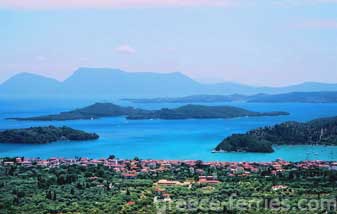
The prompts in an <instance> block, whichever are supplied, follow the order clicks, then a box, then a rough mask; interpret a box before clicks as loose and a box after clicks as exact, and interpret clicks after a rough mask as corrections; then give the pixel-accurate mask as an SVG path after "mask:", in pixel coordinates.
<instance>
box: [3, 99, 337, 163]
mask: <svg viewBox="0 0 337 214" xmlns="http://www.w3.org/2000/svg"><path fill="white" fill-rule="evenodd" d="M91 103H92V102H90V101H69V100H67V101H64V100H58V101H48V100H24V101H23V100H17V101H13V100H12V101H9V100H0V129H11V128H24V127H31V126H45V125H55V126H62V125H66V126H70V127H72V128H75V129H81V130H85V131H88V132H96V133H98V134H99V135H100V136H101V138H100V139H99V140H97V141H87V142H57V143H51V144H46V145H18V144H4V143H0V157H4V156H25V157H41V158H49V157H52V156H58V157H69V158H70V157H75V156H80V157H90V158H102V157H108V156H109V155H110V154H114V155H116V156H118V157H120V158H133V157H135V156H137V157H140V158H145V159H184V160H188V159H199V160H204V161H271V160H275V159H277V158H282V159H285V160H289V161H300V160H306V159H320V160H337V147H326V146H277V147H275V149H276V152H274V153H272V154H256V153H215V154H214V153H211V151H212V149H213V148H214V147H215V146H216V145H217V144H218V143H219V142H220V141H221V140H222V139H223V138H224V137H226V136H228V135H230V134H233V133H243V132H246V131H248V130H250V129H253V128H257V127H261V126H266V125H273V124H276V123H280V122H284V121H289V120H296V121H308V120H311V119H314V118H318V117H326V116H337V104H298V103H283V104H266V103H258V104H257V103H214V104H212V105H235V106H239V107H244V108H247V109H249V110H254V111H288V112H290V113H291V114H290V115H289V116H278V117H255V118H253V117H250V118H248V117H245V118H235V119H226V120H224V119H212V120H169V121H166V120H137V121H130V120H126V119H125V118H123V117H118V118H103V119H98V120H94V121H90V120H81V121H65V122H64V121H63V122H25V121H20V122H18V121H11V120H5V119H4V118H7V117H23V116H35V115H43V114H50V113H58V112H60V111H66V110H70V109H73V108H76V107H83V106H85V105H88V104H91ZM119 103H120V104H123V105H133V106H137V107H142V108H147V109H157V108H161V107H175V106H180V105H182V104H177V103H175V104H130V103H126V102H124V103H123V102H119Z"/></svg>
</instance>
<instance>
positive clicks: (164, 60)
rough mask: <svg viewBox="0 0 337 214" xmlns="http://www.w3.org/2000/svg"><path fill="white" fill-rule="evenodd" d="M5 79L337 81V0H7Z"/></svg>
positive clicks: (1, 75)
mask: <svg viewBox="0 0 337 214" xmlns="http://www.w3.org/2000/svg"><path fill="white" fill-rule="evenodd" d="M0 26H1V27H0V82H3V81H5V80H6V79H8V78H10V77H11V76H13V75H15V74H17V73H19V72H32V73H36V74H41V75H44V76H48V77H53V78H56V79H58V80H63V79H65V78H67V77H68V76H70V75H71V74H72V73H73V72H74V71H75V70H76V69H77V68H78V67H109V68H120V69H123V70H126V71H130V72H147V71H149V72H162V73H166V72H182V73H184V74H186V75H188V76H190V77H191V78H193V79H196V80H198V81H200V82H224V81H231V82H238V83H244V84H250V85H258V86H262V85H264V86H283V85H290V84H296V83H300V82H306V81H315V82H330V83H331V82H333V83H337V0H25V1H22V0H1V1H0Z"/></svg>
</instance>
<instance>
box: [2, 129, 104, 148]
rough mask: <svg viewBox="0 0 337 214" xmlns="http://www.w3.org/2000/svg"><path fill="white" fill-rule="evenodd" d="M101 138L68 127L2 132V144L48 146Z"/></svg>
mask: <svg viewBox="0 0 337 214" xmlns="http://www.w3.org/2000/svg"><path fill="white" fill-rule="evenodd" d="M98 138H99V136H98V135H97V134H95V133H87V132H84V131H79V130H75V129H72V128H69V127H66V126H63V127H55V126H47V127H31V128H26V129H11V130H5V131H0V143H21V144H46V143H52V142H56V141H68V140H69V141H85V140H96V139H98Z"/></svg>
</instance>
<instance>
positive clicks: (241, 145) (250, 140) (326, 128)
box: [214, 117, 337, 153]
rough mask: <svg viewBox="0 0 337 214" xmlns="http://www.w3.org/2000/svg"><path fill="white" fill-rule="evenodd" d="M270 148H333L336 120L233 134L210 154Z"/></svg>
mask: <svg viewBox="0 0 337 214" xmlns="http://www.w3.org/2000/svg"><path fill="white" fill-rule="evenodd" d="M273 145H330V146H337V117H329V118H320V119H315V120H312V121H309V122H306V123H299V122H285V123H281V124H278V125H275V126H271V127H264V128H258V129H254V130H251V131H249V132H247V133H245V134H234V135H232V136H229V137H227V138H225V139H224V140H223V141H222V142H221V143H220V144H219V145H218V146H217V147H216V148H215V149H214V152H224V151H227V152H233V151H235V152H261V153H271V152H274V149H273V147H272V146H273Z"/></svg>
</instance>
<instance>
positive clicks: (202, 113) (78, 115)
mask: <svg viewBox="0 0 337 214" xmlns="http://www.w3.org/2000/svg"><path fill="white" fill-rule="evenodd" d="M288 114H289V113H287V112H254V111H249V110H246V109H243V108H238V107H232V106H203V105H184V106H181V107H178V108H173V109H168V108H162V109H159V110H145V109H138V108H133V107H123V106H119V105H115V104H112V103H96V104H94V105H91V106H88V107H85V108H81V109H76V110H73V111H69V112H62V113H60V114H55V115H46V116H38V117H28V118H8V119H14V120H31V121H53V120H56V121H63V120H80V119H84V120H86V119H98V118H102V117H119V116H125V117H126V118H127V119H129V120H141V119H164V120H173V119H217V118H220V119H221V118H222V119H226V118H235V117H261V116H279V115H288Z"/></svg>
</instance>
